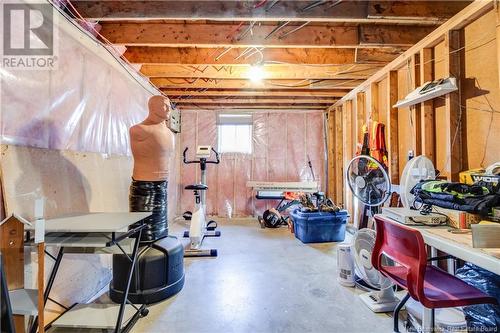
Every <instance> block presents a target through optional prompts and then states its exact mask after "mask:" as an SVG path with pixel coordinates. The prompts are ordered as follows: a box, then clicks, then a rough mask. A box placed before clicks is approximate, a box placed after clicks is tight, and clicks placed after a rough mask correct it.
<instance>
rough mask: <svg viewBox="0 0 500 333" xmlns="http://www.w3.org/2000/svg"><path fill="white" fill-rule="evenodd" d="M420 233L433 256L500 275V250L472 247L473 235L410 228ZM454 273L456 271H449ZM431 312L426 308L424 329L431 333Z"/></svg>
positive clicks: (415, 227)
mask: <svg viewBox="0 0 500 333" xmlns="http://www.w3.org/2000/svg"><path fill="white" fill-rule="evenodd" d="M409 227H411V228H414V229H416V230H418V231H420V234H421V235H422V237H423V238H424V242H425V243H426V244H427V245H428V246H430V247H431V256H433V257H434V256H436V253H437V250H439V251H442V252H444V253H447V254H449V255H451V256H453V257H455V258H458V259H462V260H464V261H467V262H470V263H472V264H474V265H476V266H478V267H481V268H484V269H486V270H488V271H490V272H493V273H495V274H498V275H500V249H498V248H497V249H481V248H474V247H472V234H471V233H469V234H461V233H452V232H450V231H449V230H451V229H450V228H449V227H444V226H443V227H428V226H409ZM449 273H453V274H454V271H449ZM431 317H432V315H431V310H430V309H427V308H424V313H423V318H422V329H423V330H424V332H430V329H431V326H432V324H431V322H432V318H431Z"/></svg>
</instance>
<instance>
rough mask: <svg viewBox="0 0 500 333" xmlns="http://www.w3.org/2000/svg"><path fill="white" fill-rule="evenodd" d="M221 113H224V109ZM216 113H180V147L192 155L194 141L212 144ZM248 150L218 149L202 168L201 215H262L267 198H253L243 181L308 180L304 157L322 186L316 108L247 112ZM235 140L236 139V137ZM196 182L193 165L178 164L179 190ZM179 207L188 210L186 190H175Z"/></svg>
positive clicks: (189, 198) (197, 176) (322, 153)
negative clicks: (203, 196) (204, 195)
mask: <svg viewBox="0 0 500 333" xmlns="http://www.w3.org/2000/svg"><path fill="white" fill-rule="evenodd" d="M226 113H227V112H226ZM217 115H218V113H217V112H216V111H212V110H200V111H183V113H182V129H183V130H182V133H181V140H180V141H181V142H180V145H181V148H182V149H184V148H185V147H188V148H189V151H191V152H192V153H193V152H194V151H195V150H196V146H198V145H211V146H213V147H215V148H216V149H218V148H219V147H217V144H218V142H217V135H218V133H217V132H218V129H217ZM251 115H252V138H251V139H252V152H251V153H250V154H242V153H224V152H223V153H222V154H221V163H220V164H219V165H209V166H208V167H207V185H208V192H207V214H208V215H215V216H227V217H244V216H252V215H255V214H262V212H263V211H264V210H266V209H267V208H270V207H271V206H274V205H275V204H276V203H275V202H272V201H264V200H257V199H255V193H253V192H252V189H249V188H247V187H246V183H247V181H250V180H254V181H275V182H285V181H287V182H294V181H306V180H312V175H311V173H310V170H309V167H308V164H307V162H308V158H310V160H311V162H312V166H313V170H314V174H315V178H316V180H317V181H318V182H319V183H320V184H321V187H324V184H323V181H324V180H325V176H324V173H325V170H324V163H325V146H324V137H323V133H324V131H323V114H322V113H321V112H296V111H266V112H253V113H251ZM240 139H241V138H240ZM199 181H200V170H199V167H198V165H195V164H189V165H186V164H182V165H181V181H180V183H181V184H180V185H181V186H182V187H181V190H182V188H184V186H186V185H189V184H193V183H196V182H199ZM180 199H181V200H180V211H179V212H178V213H181V212H183V211H186V210H192V209H193V205H194V198H193V194H192V191H186V190H184V191H182V193H181V194H180Z"/></svg>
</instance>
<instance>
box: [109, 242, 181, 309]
mask: <svg viewBox="0 0 500 333" xmlns="http://www.w3.org/2000/svg"><path fill="white" fill-rule="evenodd" d="M129 269H130V260H129V259H128V257H127V256H125V255H124V254H114V255H113V280H112V281H111V283H110V286H109V296H110V298H111V299H112V300H113V301H114V302H116V303H121V302H122V300H123V293H124V290H125V286H126V283H127V278H128V271H129ZM183 286H184V248H183V247H182V244H181V243H180V242H179V241H178V240H177V239H176V238H173V237H166V238H163V239H160V240H158V241H156V242H154V243H151V244H148V245H145V246H142V247H140V248H139V256H138V258H137V263H136V265H135V269H134V272H133V275H132V281H131V284H130V290H129V294H128V299H129V300H130V301H131V302H132V303H134V304H151V303H157V302H160V301H163V300H165V299H167V298H169V297H171V296H173V295H175V294H177V293H178V292H179V291H181V289H182V287H183Z"/></svg>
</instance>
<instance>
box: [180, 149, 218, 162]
mask: <svg viewBox="0 0 500 333" xmlns="http://www.w3.org/2000/svg"><path fill="white" fill-rule="evenodd" d="M187 151H188V147H186V149H184V151H183V152H182V157H183V162H184V163H185V164H192V163H196V164H200V163H202V162H201V160H191V161H188V160H187V158H186V153H187ZM212 151H213V152H214V153H215V161H208V160H207V159H205V162H204V163H207V164H219V163H220V157H219V153H218V152H217V151H216V150H215V149H214V148H212Z"/></svg>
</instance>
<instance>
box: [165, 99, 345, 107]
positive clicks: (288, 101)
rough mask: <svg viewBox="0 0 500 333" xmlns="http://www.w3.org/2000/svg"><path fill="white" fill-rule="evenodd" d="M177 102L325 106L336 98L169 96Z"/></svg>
mask: <svg viewBox="0 0 500 333" xmlns="http://www.w3.org/2000/svg"><path fill="white" fill-rule="evenodd" d="M170 100H171V101H172V102H174V103H177V104H186V103H187V104H192V103H196V104H266V105H271V104H292V105H294V104H325V105H327V106H329V105H332V104H333V103H335V102H336V101H337V100H338V98H297V97H291V98H288V97H282V98H234V97H233V98H220V97H218V98H209V97H204V98H201V97H189V98H187V97H186V98H170Z"/></svg>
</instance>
